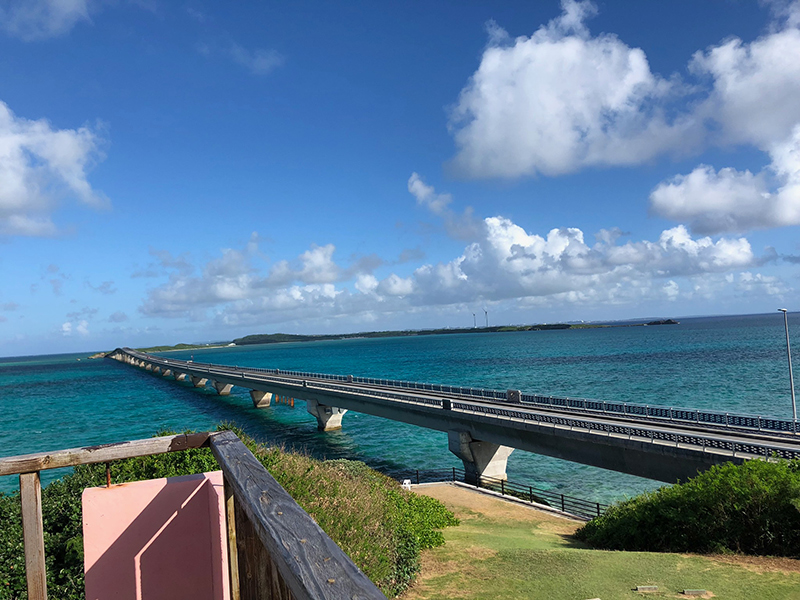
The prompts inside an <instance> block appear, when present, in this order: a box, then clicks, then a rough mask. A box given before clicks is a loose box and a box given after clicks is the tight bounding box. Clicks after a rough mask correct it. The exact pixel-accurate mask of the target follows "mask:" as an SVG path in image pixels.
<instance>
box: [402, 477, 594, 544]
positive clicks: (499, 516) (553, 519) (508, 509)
mask: <svg viewBox="0 0 800 600" xmlns="http://www.w3.org/2000/svg"><path fill="white" fill-rule="evenodd" d="M414 491H415V492H416V493H417V494H422V495H425V496H431V497H433V498H436V499H437V500H440V501H441V502H443V503H444V504H446V505H447V506H449V507H450V508H451V509H452V510H453V511H454V512H455V513H456V516H457V517H458V518H460V519H467V520H468V519H469V518H470V516H473V517H474V516H479V517H480V518H482V519H490V520H493V521H509V520H513V521H521V522H530V523H532V524H533V523H536V524H538V525H539V527H540V528H542V529H544V530H545V531H552V532H553V533H559V534H570V533H572V532H574V531H575V530H576V529H577V528H578V527H580V525H581V523H579V522H576V521H573V520H571V519H566V518H563V517H559V516H556V515H553V514H552V513H549V512H546V511H543V510H539V509H537V508H534V507H532V506H525V505H524V504H517V503H516V502H513V501H510V500H508V501H507V500H504V499H502V498H497V497H495V496H489V495H486V494H482V493H480V492H476V491H474V490H470V489H468V488H463V487H460V486H456V485H450V484H447V483H443V484H440V485H426V486H423V487H415V488H414Z"/></svg>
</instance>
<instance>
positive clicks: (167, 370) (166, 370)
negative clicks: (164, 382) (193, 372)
mask: <svg viewBox="0 0 800 600" xmlns="http://www.w3.org/2000/svg"><path fill="white" fill-rule="evenodd" d="M161 374H162V375H163V376H164V377H169V376H170V375H172V371H171V370H170V369H164V370H163V371H161Z"/></svg>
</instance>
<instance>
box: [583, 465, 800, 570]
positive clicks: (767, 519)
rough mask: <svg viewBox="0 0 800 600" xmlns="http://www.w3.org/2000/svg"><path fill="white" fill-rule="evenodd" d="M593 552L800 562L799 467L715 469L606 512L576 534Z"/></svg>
mask: <svg viewBox="0 0 800 600" xmlns="http://www.w3.org/2000/svg"><path fill="white" fill-rule="evenodd" d="M576 535H577V537H578V538H579V539H582V540H584V541H586V542H588V543H589V544H591V545H592V546H595V547H598V548H606V549H614V550H641V551H655V552H700V553H708V552H741V553H746V554H761V555H773V556H793V557H798V556H800V463H799V462H797V461H793V462H789V461H776V462H766V461H763V460H751V461H748V462H746V463H744V464H742V465H734V464H732V463H726V464H724V465H717V466H714V467H712V468H711V469H709V470H708V471H705V472H704V473H701V474H700V475H698V476H697V477H695V478H693V479H690V480H689V481H687V482H686V483H683V484H676V485H673V486H668V487H663V488H661V489H659V490H656V491H655V492H648V493H645V494H642V495H641V496H637V497H635V498H632V499H630V500H626V501H624V502H621V503H619V504H616V505H614V506H612V507H611V508H609V509H608V511H606V513H605V514H603V515H601V516H600V517H597V518H596V519H593V520H592V521H591V522H589V523H587V524H586V525H585V526H584V527H582V528H581V529H579V530H578V531H577V533H576Z"/></svg>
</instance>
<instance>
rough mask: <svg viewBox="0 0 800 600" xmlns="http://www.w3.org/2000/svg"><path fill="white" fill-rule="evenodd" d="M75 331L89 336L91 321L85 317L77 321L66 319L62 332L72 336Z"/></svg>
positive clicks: (64, 334) (66, 335)
mask: <svg viewBox="0 0 800 600" xmlns="http://www.w3.org/2000/svg"><path fill="white" fill-rule="evenodd" d="M73 333H77V334H78V335H81V336H84V337H86V336H88V335H89V322H88V321H87V320H85V319H82V320H80V321H77V322H75V323H73V322H71V321H66V322H64V323H63V324H62V325H61V334H62V335H63V336H65V337H69V336H71V335H72V334H73Z"/></svg>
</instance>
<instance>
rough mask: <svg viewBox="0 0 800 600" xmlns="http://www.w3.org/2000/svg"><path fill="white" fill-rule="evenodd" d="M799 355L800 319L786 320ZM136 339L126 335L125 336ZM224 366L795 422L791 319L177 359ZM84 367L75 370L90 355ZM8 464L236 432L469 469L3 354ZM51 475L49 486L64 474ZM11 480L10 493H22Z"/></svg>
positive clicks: (176, 388) (381, 426) (407, 429)
mask: <svg viewBox="0 0 800 600" xmlns="http://www.w3.org/2000/svg"><path fill="white" fill-rule="evenodd" d="M789 319H790V330H791V331H793V332H797V333H798V336H794V335H793V337H792V345H793V347H798V348H800V345H798V342H800V329H798V327H800V315H790V317H789ZM120 342H121V343H124V340H120ZM192 355H193V356H194V359H195V360H197V361H203V362H216V363H220V364H228V365H240V366H252V367H265V368H279V369H291V370H304V371H315V372H321V373H336V374H342V375H347V374H352V375H361V376H369V377H381V378H388V379H407V380H412V381H425V382H433V383H444V384H457V385H463V386H472V387H484V388H494V389H501V390H504V389H509V388H513V389H521V390H523V391H524V392H529V393H533V392H536V393H543V394H553V395H562V396H573V397H587V398H597V399H601V400H616V401H625V402H637V403H644V404H660V405H672V406H685V407H691V408H704V409H714V410H722V411H729V412H744V413H751V414H761V415H770V416H777V417H783V418H791V414H792V413H791V398H790V394H789V381H788V367H787V363H786V345H785V333H784V328H783V316H782V315H781V314H780V313H776V314H774V315H750V316H736V317H714V318H693V319H683V320H682V322H681V324H680V325H664V326H648V327H611V328H597V329H574V330H562V331H531V332H514V333H486V334H466V335H465V334H459V335H457V334H454V335H437V336H414V337H403V338H382V339H350V340H337V341H324V342H311V343H287V344H272V345H263V346H245V347H233V348H218V349H205V350H193V351H185V352H171V353H169V356H172V357H175V358H182V359H188V358H189V357H190V356H192ZM79 358H80V359H81V360H78V359H79ZM0 415H1V416H0V422H1V425H2V426H0V456H8V455H14V454H25V453H30V452H41V451H45V450H56V449H61V448H71V447H77V446H86V445H91V444H99V443H108V442H116V441H124V440H131V439H137V438H142V437H149V436H151V435H152V434H154V433H155V432H157V431H159V430H163V429H169V430H175V431H183V430H186V429H194V430H205V429H208V428H212V427H214V426H215V425H216V424H217V423H219V422H221V421H231V422H235V423H236V424H238V425H239V426H241V427H242V428H243V429H245V430H246V431H247V432H248V433H249V434H251V435H253V436H254V437H255V438H257V439H259V440H262V441H266V442H268V443H271V444H283V445H285V446H288V447H293V448H296V449H300V450H304V451H306V452H309V453H311V454H313V455H315V456H318V457H321V458H352V459H358V460H364V461H365V462H367V463H368V464H370V465H372V466H373V467H375V468H378V469H381V470H383V471H385V472H387V473H389V474H392V473H397V472H399V471H401V470H406V469H429V468H449V467H451V466H460V461H458V460H457V459H456V458H455V457H454V456H453V455H451V454H450V453H449V452H448V450H447V436H446V434H444V433H440V432H436V431H431V430H427V429H423V428H419V427H415V426H412V425H406V424H403V423H396V422H393V421H387V420H385V419H381V418H378V417H372V416H369V415H363V414H358V413H354V412H349V413H348V414H347V415H345V417H344V420H343V429H342V430H341V431H336V432H328V433H322V432H319V431H317V429H316V420H315V419H314V418H313V417H312V416H311V415H309V414H308V413H306V411H305V404H304V403H303V402H299V401H298V402H297V403H296V405H295V407H294V408H291V407H289V406H286V405H282V404H277V405H276V404H274V403H273V406H272V407H270V408H268V409H261V410H257V409H254V408H253V407H252V404H251V402H250V398H249V396H248V394H247V390H244V389H241V388H234V389H233V391H232V393H231V395H230V396H217V395H216V393H215V392H213V391H210V390H208V389H204V390H200V389H195V388H193V387H191V386H189V385H187V384H181V383H178V382H176V381H174V380H172V379H171V378H169V379H166V378H161V377H157V376H153V375H151V374H150V373H147V372H144V371H142V370H140V369H135V368H132V367H129V366H126V365H122V364H119V363H117V362H116V361H111V360H87V359H86V355H85V354H76V355H58V356H35V357H21V358H4V359H0ZM60 474H61V473H59V472H49V473H48V474H47V476H46V477H45V481H48V480H51V479H52V478H54V477H57V476H60ZM508 475H509V478H510V479H512V480H514V481H519V482H521V483H525V484H530V485H534V486H537V487H543V488H547V489H553V490H557V491H559V492H562V493H566V494H571V495H574V496H578V497H583V498H587V499H591V500H596V501H600V502H609V501H613V500H618V499H621V498H624V497H627V496H631V495H634V494H636V493H639V492H641V491H644V490H648V489H655V488H657V487H658V486H660V485H662V484H660V483H658V482H655V481H651V480H647V479H642V478H638V477H633V476H629V475H625V474H621V473H614V472H611V471H604V470H602V469H597V468H594V467H589V466H585V465H579V464H575V463H570V462H566V461H561V460H558V459H553V458H549V457H544V456H538V455H534V454H530V453H526V452H522V451H515V452H514V453H513V454H512V455H511V457H510V458H509V462H508ZM17 485H18V483H17V478H16V477H2V478H0V492H9V491H11V490H14V489H16V488H17Z"/></svg>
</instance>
